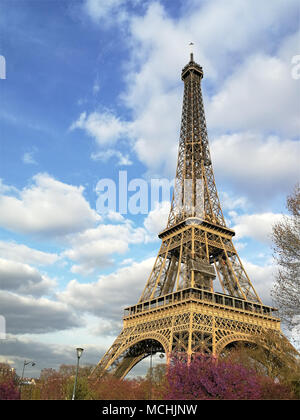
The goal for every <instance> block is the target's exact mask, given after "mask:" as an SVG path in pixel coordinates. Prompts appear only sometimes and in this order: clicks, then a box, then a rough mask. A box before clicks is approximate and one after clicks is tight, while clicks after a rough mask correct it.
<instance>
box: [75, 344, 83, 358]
mask: <svg viewBox="0 0 300 420" xmlns="http://www.w3.org/2000/svg"><path fill="white" fill-rule="evenodd" d="M76 352H77V357H78V359H80V357H81V355H82V353H83V349H81V348H80V347H77V349H76Z"/></svg>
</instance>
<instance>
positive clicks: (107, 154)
mask: <svg viewBox="0 0 300 420" xmlns="http://www.w3.org/2000/svg"><path fill="white" fill-rule="evenodd" d="M112 157H116V158H117V159H118V163H117V164H118V165H119V166H129V165H132V163H133V162H132V161H131V160H130V158H129V155H128V154H125V155H124V154H123V153H121V152H120V151H119V150H115V149H107V150H103V151H98V152H95V153H92V155H91V158H92V159H93V160H100V161H102V162H107V161H108V160H109V159H111V158H112Z"/></svg>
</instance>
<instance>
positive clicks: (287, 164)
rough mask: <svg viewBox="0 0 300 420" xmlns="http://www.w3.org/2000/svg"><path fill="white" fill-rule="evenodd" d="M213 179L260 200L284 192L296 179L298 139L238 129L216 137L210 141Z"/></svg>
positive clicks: (299, 150)
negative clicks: (214, 174)
mask: <svg viewBox="0 0 300 420" xmlns="http://www.w3.org/2000/svg"><path fill="white" fill-rule="evenodd" d="M211 154H212V160H213V164H214V168H215V172H216V179H217V180H218V179H221V180H223V181H229V182H230V185H232V186H233V187H234V188H235V190H236V191H238V192H239V191H243V192H244V194H251V196H252V198H253V200H255V199H257V200H262V199H265V198H269V197H270V196H272V195H274V194H276V193H277V194H278V193H284V194H286V191H287V190H289V189H290V188H291V186H292V185H294V183H295V181H296V180H297V179H298V178H299V154H300V144H299V142H296V141H292V140H288V139H286V140H281V139H280V138H279V137H278V136H275V135H274V136H268V137H264V136H263V135H261V134H259V133H254V132H240V133H235V134H228V135H227V134H226V135H222V136H220V137H217V138H216V139H215V140H214V141H213V142H212V144H211Z"/></svg>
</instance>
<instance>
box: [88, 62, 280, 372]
mask: <svg viewBox="0 0 300 420" xmlns="http://www.w3.org/2000/svg"><path fill="white" fill-rule="evenodd" d="M181 77H182V80H183V82H184V98H183V108H182V120H181V131H180V141H179V151H178V162H177V171H176V181H175V187H174V193H173V198H172V203H171V210H170V214H169V218H168V223H167V227H166V229H165V230H164V231H162V232H161V233H160V234H159V238H160V239H161V240H162V243H161V247H160V250H159V252H158V255H157V258H156V261H155V264H154V267H153V269H152V272H151V274H150V276H149V279H148V281H147V283H146V286H145V288H144V290H143V292H142V295H141V297H140V300H139V301H138V303H137V304H136V305H134V306H131V307H129V308H126V309H125V314H124V318H123V321H124V326H123V330H122V331H121V333H120V335H119V336H118V337H117V339H116V340H115V342H114V343H113V344H112V346H111V347H110V349H109V350H108V351H107V352H106V354H105V355H104V356H103V358H102V359H101V360H100V362H99V363H98V365H97V367H96V368H95V370H94V372H93V375H99V376H101V375H103V373H105V372H107V371H110V372H112V373H113V374H114V375H115V376H117V377H120V378H122V377H124V376H125V375H126V374H127V373H128V372H129V371H130V370H131V369H132V368H133V367H134V366H135V365H136V364H137V363H138V362H139V361H140V360H142V359H143V358H145V357H147V356H148V355H150V354H154V353H156V352H164V353H165V354H166V356H167V360H168V358H169V355H170V354H171V353H173V352H184V353H187V355H188V357H189V358H190V357H191V356H192V355H193V353H197V352H202V353H212V354H214V355H218V354H220V353H221V352H222V350H223V349H224V348H225V347H226V346H228V345H229V344H230V343H233V342H237V341H244V342H252V341H255V340H256V338H257V337H258V336H260V337H262V336H263V334H264V332H265V331H266V330H272V331H278V332H280V320H279V319H278V318H277V317H276V316H274V315H273V312H274V311H275V309H274V308H272V307H269V306H265V305H263V304H262V302H261V300H260V298H259V296H258V294H257V293H256V291H255V289H254V287H253V285H252V284H251V281H250V279H249V277H248V275H247V273H246V271H245V269H244V267H243V265H242V262H241V260H240V258H239V256H238V253H237V251H236V249H235V248H234V245H233V242H232V238H233V236H234V234H235V233H234V231H233V230H232V229H229V228H228V227H226V223H225V219H224V216H223V213H222V209H221V205H220V200H219V197H218V193H217V188H216V184H215V179H214V173H213V168H212V162H211V157H210V151H209V143H208V135H207V128H206V120H205V114H204V106H203V99H202V92H201V80H202V78H203V70H202V67H200V66H199V65H198V64H197V63H195V62H194V59H193V54H191V59H190V62H189V63H188V64H187V65H186V66H185V67H184V68H183V70H182V74H181ZM216 280H218V281H219V283H220V288H221V290H222V292H219V293H217V292H215V291H214V290H215V287H214V282H215V281H216Z"/></svg>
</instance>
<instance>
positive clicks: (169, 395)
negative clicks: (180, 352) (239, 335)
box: [165, 354, 294, 400]
mask: <svg viewBox="0 0 300 420" xmlns="http://www.w3.org/2000/svg"><path fill="white" fill-rule="evenodd" d="M292 398H294V395H293V392H292V390H291V388H290V387H288V386H287V385H285V384H281V383H275V382H274V380H273V379H272V378H270V377H268V376H264V375H258V374H257V373H256V372H255V370H253V369H249V368H248V367H245V366H243V365H242V364H239V363H232V362H231V361H228V360H223V359H217V358H215V357H213V356H209V355H201V354H198V355H195V356H194V357H193V359H192V360H191V362H190V363H187V360H186V358H185V357H181V358H180V357H178V356H175V355H174V356H173V357H172V359H171V363H170V366H169V367H168V371H167V387H166V394H165V399H167V400H261V399H292Z"/></svg>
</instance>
